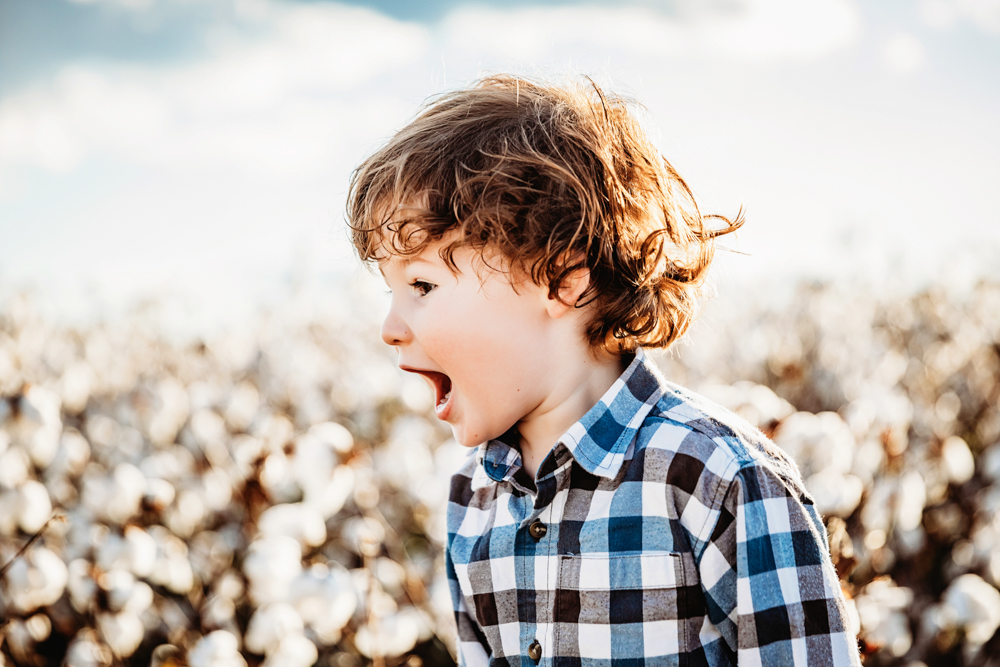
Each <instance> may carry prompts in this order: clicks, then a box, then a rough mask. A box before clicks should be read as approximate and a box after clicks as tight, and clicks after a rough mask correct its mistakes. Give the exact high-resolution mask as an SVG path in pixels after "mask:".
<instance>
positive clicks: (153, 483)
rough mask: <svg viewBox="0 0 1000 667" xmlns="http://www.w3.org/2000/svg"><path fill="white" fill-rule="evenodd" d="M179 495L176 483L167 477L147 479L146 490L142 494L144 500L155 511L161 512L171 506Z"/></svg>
mask: <svg viewBox="0 0 1000 667" xmlns="http://www.w3.org/2000/svg"><path fill="white" fill-rule="evenodd" d="M176 496H177V490H176V489H175V488H174V485H173V484H171V483H170V482H168V481H167V480H165V479H155V478H154V479H148V480H146V490H145V491H144V492H143V494H142V502H143V503H145V504H146V506H147V507H150V508H151V509H153V510H154V511H157V512H160V511H163V510H164V509H166V508H167V507H169V506H170V504H171V503H172V502H174V498H175V497H176Z"/></svg>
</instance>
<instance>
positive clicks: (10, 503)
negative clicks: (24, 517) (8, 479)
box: [0, 491, 21, 535]
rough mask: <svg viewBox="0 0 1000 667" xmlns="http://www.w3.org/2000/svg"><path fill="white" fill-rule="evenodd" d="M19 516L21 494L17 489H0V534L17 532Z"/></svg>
mask: <svg viewBox="0 0 1000 667" xmlns="http://www.w3.org/2000/svg"><path fill="white" fill-rule="evenodd" d="M20 516H21V494H20V493H18V492H17V491H0V535H13V534H14V533H16V532H17V523H18V519H20Z"/></svg>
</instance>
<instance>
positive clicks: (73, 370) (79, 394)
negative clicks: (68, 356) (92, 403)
mask: <svg viewBox="0 0 1000 667" xmlns="http://www.w3.org/2000/svg"><path fill="white" fill-rule="evenodd" d="M95 379H96V376H95V374H94V369H93V368H91V367H90V364H88V363H87V362H86V361H83V360H77V361H74V362H72V363H71V364H69V365H68V366H67V367H66V370H65V371H64V372H63V375H62V377H61V378H60V379H59V395H60V398H61V399H62V407H63V410H65V411H66V412H68V413H69V414H71V415H76V414H80V413H81V412H83V410H84V409H85V408H86V407H87V401H89V400H90V392H91V391H92V390H93V388H94V382H95Z"/></svg>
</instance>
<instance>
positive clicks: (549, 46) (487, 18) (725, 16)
mask: <svg viewBox="0 0 1000 667" xmlns="http://www.w3.org/2000/svg"><path fill="white" fill-rule="evenodd" d="M860 26H861V20H860V16H859V13H858V11H857V8H856V7H855V6H854V5H853V3H851V2H848V1H846V0H798V1H796V0H743V1H742V2H739V3H737V4H735V5H733V6H730V7H727V8H726V10H725V11H720V10H719V9H717V8H713V9H705V8H704V6H703V5H698V4H695V3H687V4H686V5H685V11H683V12H681V14H680V16H678V17H671V16H667V15H665V14H663V13H661V12H656V11H654V10H652V9H649V8H645V7H635V6H631V7H598V6H575V7H570V6H561V7H529V8H522V9H493V8H484V7H474V6H470V7H465V8H462V9H459V10H456V11H454V12H452V13H451V14H450V15H449V16H448V17H447V18H446V20H445V21H444V29H445V32H446V35H447V37H448V40H449V42H450V44H451V46H452V47H454V48H460V49H464V50H467V51H471V52H475V53H477V54H479V55H480V56H487V57H498V56H499V57H515V58H518V59H521V60H527V61H532V60H537V59H540V58H543V57H551V56H552V55H553V54H558V53H559V52H560V51H561V50H563V49H565V48H566V47H568V46H574V45H581V46H582V45H585V46H589V47H591V48H600V49H601V50H602V51H608V50H612V49H615V50H621V51H625V52H627V53H634V54H640V55H649V56H664V55H685V56H699V57H709V58H723V59H739V60H746V59H750V60H763V61H770V60H778V59H785V58H811V57H816V56H821V55H823V54H825V53H829V52H831V51H834V50H836V49H839V48H842V47H844V46H846V45H848V44H850V43H851V42H853V41H854V40H855V39H856V38H857V37H858V34H859V32H860Z"/></svg>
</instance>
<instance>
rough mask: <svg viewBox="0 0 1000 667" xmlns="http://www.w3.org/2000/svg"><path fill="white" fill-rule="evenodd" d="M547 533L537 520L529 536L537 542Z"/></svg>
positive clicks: (529, 529)
mask: <svg viewBox="0 0 1000 667" xmlns="http://www.w3.org/2000/svg"><path fill="white" fill-rule="evenodd" d="M547 532H549V529H548V528H546V527H545V524H544V523H542V522H541V521H538V520H537V519H536V520H535V523H533V524H531V525H530V526H528V534H530V535H531V536H532V537H533V538H535V541H536V542H537V541H538V540H540V539H542V538H543V537H545V533H547ZM539 650H541V649H539ZM539 655H541V654H539Z"/></svg>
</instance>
